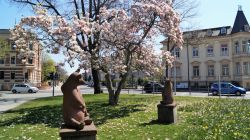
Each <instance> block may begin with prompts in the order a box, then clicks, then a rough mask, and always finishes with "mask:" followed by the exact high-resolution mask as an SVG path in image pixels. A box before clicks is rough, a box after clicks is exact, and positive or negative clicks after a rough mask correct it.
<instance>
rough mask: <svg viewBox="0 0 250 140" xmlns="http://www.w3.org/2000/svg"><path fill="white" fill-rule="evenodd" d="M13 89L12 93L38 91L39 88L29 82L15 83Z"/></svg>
mask: <svg viewBox="0 0 250 140" xmlns="http://www.w3.org/2000/svg"><path fill="white" fill-rule="evenodd" d="M11 91H12V93H36V92H38V91H39V89H38V88H37V87H34V86H31V85H29V84H14V85H13V87H12V89H11Z"/></svg>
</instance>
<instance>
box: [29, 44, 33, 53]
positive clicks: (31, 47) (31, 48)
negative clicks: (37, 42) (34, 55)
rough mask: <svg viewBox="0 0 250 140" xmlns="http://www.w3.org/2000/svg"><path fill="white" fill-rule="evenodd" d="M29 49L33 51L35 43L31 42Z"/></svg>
mask: <svg viewBox="0 0 250 140" xmlns="http://www.w3.org/2000/svg"><path fill="white" fill-rule="evenodd" d="M29 49H30V50H31V51H32V50H33V44H32V43H29Z"/></svg>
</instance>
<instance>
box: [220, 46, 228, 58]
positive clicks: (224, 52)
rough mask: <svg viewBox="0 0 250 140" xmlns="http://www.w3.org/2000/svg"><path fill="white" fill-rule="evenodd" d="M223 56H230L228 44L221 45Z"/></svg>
mask: <svg viewBox="0 0 250 140" xmlns="http://www.w3.org/2000/svg"><path fill="white" fill-rule="evenodd" d="M221 56H228V47H227V44H223V45H221Z"/></svg>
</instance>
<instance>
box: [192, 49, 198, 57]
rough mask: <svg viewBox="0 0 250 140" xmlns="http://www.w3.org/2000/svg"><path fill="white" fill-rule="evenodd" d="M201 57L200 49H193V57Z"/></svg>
mask: <svg viewBox="0 0 250 140" xmlns="http://www.w3.org/2000/svg"><path fill="white" fill-rule="evenodd" d="M198 56H199V49H198V47H193V57H198Z"/></svg>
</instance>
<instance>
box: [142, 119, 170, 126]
mask: <svg viewBox="0 0 250 140" xmlns="http://www.w3.org/2000/svg"><path fill="white" fill-rule="evenodd" d="M156 124H157V125H170V124H173V123H163V122H159V121H158V120H151V121H150V122H148V123H142V124H140V126H144V127H145V126H148V125H156Z"/></svg>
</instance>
